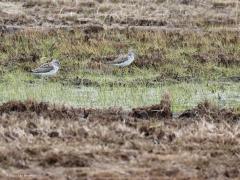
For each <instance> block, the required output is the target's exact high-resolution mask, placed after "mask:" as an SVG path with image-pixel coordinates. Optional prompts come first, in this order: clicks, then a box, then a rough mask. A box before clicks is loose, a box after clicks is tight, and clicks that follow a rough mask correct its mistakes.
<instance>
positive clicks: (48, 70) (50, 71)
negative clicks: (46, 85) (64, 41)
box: [32, 59, 60, 76]
mask: <svg viewBox="0 0 240 180" xmlns="http://www.w3.org/2000/svg"><path fill="white" fill-rule="evenodd" d="M59 69H60V63H59V61H58V60H57V59H53V60H52V61H51V62H50V63H46V64H43V65H41V66H39V67H38V68H36V69H33V70H32V74H34V75H39V76H53V75H55V74H56V73H57V72H58V70H59Z"/></svg>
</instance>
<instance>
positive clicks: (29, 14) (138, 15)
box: [0, 0, 239, 28]
mask: <svg viewBox="0 0 240 180" xmlns="http://www.w3.org/2000/svg"><path fill="white" fill-rule="evenodd" d="M0 7H1V9H2V10H1V12H0V13H1V18H0V22H2V23H3V24H5V25H23V26H30V25H40V26H45V27H48V26H49V25H54V26H57V25H60V26H65V25H70V26H72V25H80V24H82V20H83V19H87V20H88V21H87V22H88V23H94V22H95V23H96V22H98V23H100V24H105V25H107V26H109V25H114V26H115V25H119V26H144V27H149V26H151V27H152V26H156V27H167V28H174V27H175V28H186V27H189V28H198V27H201V28H202V27H212V26H214V27H219V26H220V27H222V26H226V27H236V26H237V25H238V14H239V8H238V3H236V1H232V0H231V1H227V2H225V1H220V0H215V1H210V0H204V1H197V0H193V1H189V0H183V1H173V0H169V1H158V0H151V1H146V0H142V1H133V0H114V1H108V0H92V1H88V2H86V1H83V0H74V1H71V0H63V1H50V0H41V1H37V0H31V1H10V2H8V1H7V2H2V3H0ZM14 9H15V10H17V11H18V13H15V11H14ZM36 12H37V13H36ZM19 15H20V16H19ZM9 17H11V19H9Z"/></svg>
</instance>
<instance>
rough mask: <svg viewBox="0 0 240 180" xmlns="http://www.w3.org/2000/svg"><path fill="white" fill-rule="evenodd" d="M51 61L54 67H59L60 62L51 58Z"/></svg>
mask: <svg viewBox="0 0 240 180" xmlns="http://www.w3.org/2000/svg"><path fill="white" fill-rule="evenodd" d="M51 63H52V65H54V66H56V67H60V62H59V61H58V60H57V59H53V60H52V62H51Z"/></svg>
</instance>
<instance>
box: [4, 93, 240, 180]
mask: <svg viewBox="0 0 240 180" xmlns="http://www.w3.org/2000/svg"><path fill="white" fill-rule="evenodd" d="M239 122H240V114H239V113H237V112H236V111H234V110H232V109H219V108H217V107H216V106H214V105H211V104H210V103H208V102H204V103H202V104H199V105H198V106H197V107H196V108H194V109H191V110H187V111H185V112H183V113H180V114H173V113H172V112H171V109H170V102H169V99H168V98H165V99H163V100H162V101H161V103H160V104H158V105H153V106H150V107H142V108H135V109H132V110H131V111H125V110H122V109H116V108H109V109H82V108H72V107H64V106H59V105H50V104H48V103H37V102H33V101H26V102H18V101H15V102H8V103H5V104H3V105H2V106H0V143H1V147H0V167H1V168H0V177H1V178H4V179H7V178H8V179H142V178H147V179H173V178H174V179H228V178H229V179H239V177H240V172H239V169H240V161H239V158H240V154H239V152H240V133H239V132H240V131H239V127H240V126H239Z"/></svg>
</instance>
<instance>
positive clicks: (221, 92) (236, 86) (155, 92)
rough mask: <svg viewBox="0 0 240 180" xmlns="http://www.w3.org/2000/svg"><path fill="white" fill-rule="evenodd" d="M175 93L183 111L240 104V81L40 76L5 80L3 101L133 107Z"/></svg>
mask: <svg viewBox="0 0 240 180" xmlns="http://www.w3.org/2000/svg"><path fill="white" fill-rule="evenodd" d="M166 92H168V93H169V94H170V95H171V100H172V110H173V111H174V112H178V111H182V110H185V109H188V108H191V107H194V106H196V105H197V104H198V103H199V102H202V101H204V100H210V101H212V102H215V103H216V104H217V105H219V106H221V107H239V105H240V83H239V82H237V83H236V82H214V81H211V82H210V81H209V82H188V83H187V82H181V83H163V84H160V85H158V86H152V87H148V86H136V87H134V86H113V87H110V86H107V85H106V86H99V87H95V86H93V87H91V86H88V87H87V86H78V87H76V86H64V85H62V84H60V83H58V82H49V81H47V80H41V79H37V80H34V81H33V82H32V83H29V81H26V80H23V79H21V78H18V79H14V80H10V81H2V82H1V84H0V102H1V103H3V102H7V101H9V100H27V99H31V100H37V101H44V102H50V103H57V104H59V103H60V104H65V105H72V106H77V107H89V108H90V107H91V108H107V107H122V108H124V109H130V108H134V107H139V106H146V105H152V104H158V103H159V102H160V100H161V97H162V95H163V94H164V93H166Z"/></svg>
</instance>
